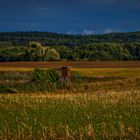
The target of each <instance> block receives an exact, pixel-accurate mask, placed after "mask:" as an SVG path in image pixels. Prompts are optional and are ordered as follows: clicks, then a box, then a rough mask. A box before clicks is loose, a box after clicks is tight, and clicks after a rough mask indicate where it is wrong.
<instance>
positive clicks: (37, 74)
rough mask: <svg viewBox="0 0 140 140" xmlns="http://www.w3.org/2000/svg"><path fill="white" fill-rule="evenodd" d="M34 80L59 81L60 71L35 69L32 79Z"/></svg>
mask: <svg viewBox="0 0 140 140" xmlns="http://www.w3.org/2000/svg"><path fill="white" fill-rule="evenodd" d="M31 81H33V82H44V81H46V82H49V83H57V82H58V81H59V73H58V71H56V70H53V69H49V70H45V69H35V70H34V71H33V76H32V80H31Z"/></svg>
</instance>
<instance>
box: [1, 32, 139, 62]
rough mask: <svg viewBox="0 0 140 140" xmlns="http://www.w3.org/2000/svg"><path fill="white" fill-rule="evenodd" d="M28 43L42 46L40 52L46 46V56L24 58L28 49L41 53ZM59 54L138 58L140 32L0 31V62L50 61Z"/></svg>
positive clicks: (86, 57)
mask: <svg viewBox="0 0 140 140" xmlns="http://www.w3.org/2000/svg"><path fill="white" fill-rule="evenodd" d="M29 42H38V43H40V45H42V47H41V48H43V49H42V50H41V51H43V50H44V48H48V49H49V51H46V53H45V58H43V57H42V59H39V57H35V56H34V57H27V52H29V50H31V51H30V54H31V53H32V56H33V55H36V56H39V55H38V54H39V53H40V52H41V51H40V50H39V51H38V49H34V48H32V49H31V48H29ZM48 49H47V50H48ZM50 50H51V51H50ZM35 51H37V52H35ZM54 52H55V53H54ZM56 53H57V59H53V58H56V57H50V54H51V55H56ZM58 55H59V56H60V59H59V60H73V61H76V60H94V61H99V60H101V61H102V60H104V61H108V60H112V61H116V60H140V32H130V33H111V34H103V35H67V34H57V33H49V32H7V33H0V61H49V60H51V61H52V60H58ZM28 56H29V54H28ZM46 56H48V57H46ZM27 58H28V59H27ZM40 58H41V57H40Z"/></svg>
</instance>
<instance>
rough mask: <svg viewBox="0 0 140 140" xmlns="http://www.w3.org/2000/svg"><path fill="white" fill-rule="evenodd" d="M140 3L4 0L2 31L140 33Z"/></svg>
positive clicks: (0, 16) (127, 0)
mask: <svg viewBox="0 0 140 140" xmlns="http://www.w3.org/2000/svg"><path fill="white" fill-rule="evenodd" d="M139 13H140V0H1V1H0V30H1V31H4V30H7V29H8V30H25V29H28V30H32V29H34V28H36V29H38V30H43V31H45V30H46V31H54V32H64V33H65V32H71V31H72V32H73V33H85V34H90V33H103V32H112V31H133V30H140V24H139V23H140V20H139V19H140V15H139Z"/></svg>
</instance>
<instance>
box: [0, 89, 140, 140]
mask: <svg viewBox="0 0 140 140" xmlns="http://www.w3.org/2000/svg"><path fill="white" fill-rule="evenodd" d="M139 101H140V91H126V92H113V91H112V92H108V93H106V92H101V93H98V94H97V93H90V94H89V93H84V94H80V93H77V94H70V92H69V93H67V94H59V93H55V94H51V95H50V94H49V95H46V94H41V95H21V94H17V95H0V139H42V140H43V139H44V140H45V139H68V140H69V139H70V140H71V139H80V140H82V139H83V140H84V139H94V140H96V139H116V140H117V139H127V140H129V139H130V140H132V139H133V140H138V139H139V138H140V102H139Z"/></svg>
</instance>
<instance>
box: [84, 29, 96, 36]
mask: <svg viewBox="0 0 140 140" xmlns="http://www.w3.org/2000/svg"><path fill="white" fill-rule="evenodd" d="M82 34H83V35H92V34H95V31H94V30H86V29H85V30H84V31H83V32H82Z"/></svg>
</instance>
